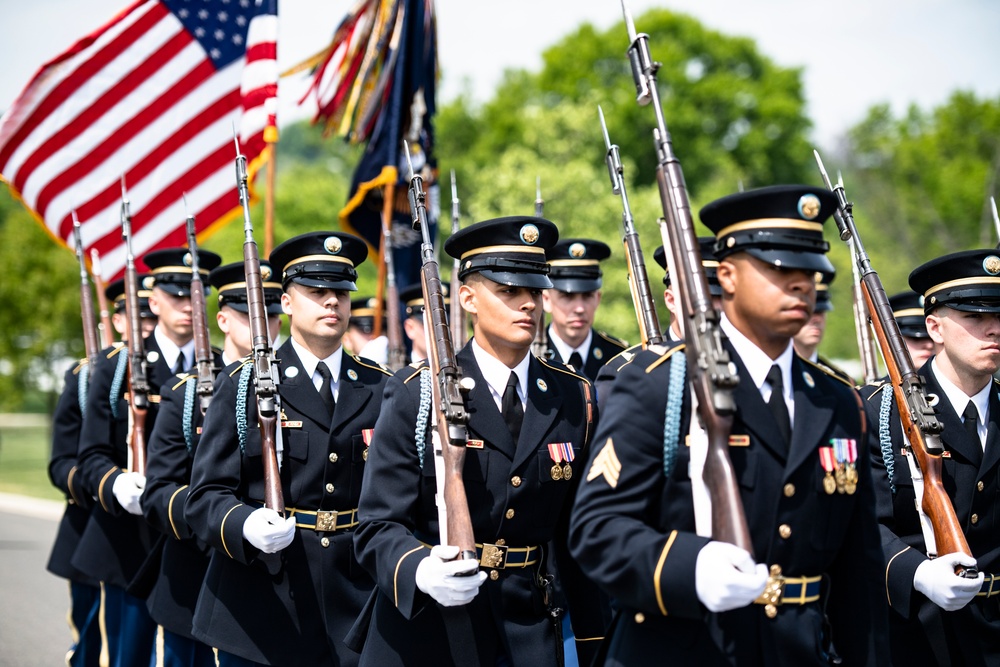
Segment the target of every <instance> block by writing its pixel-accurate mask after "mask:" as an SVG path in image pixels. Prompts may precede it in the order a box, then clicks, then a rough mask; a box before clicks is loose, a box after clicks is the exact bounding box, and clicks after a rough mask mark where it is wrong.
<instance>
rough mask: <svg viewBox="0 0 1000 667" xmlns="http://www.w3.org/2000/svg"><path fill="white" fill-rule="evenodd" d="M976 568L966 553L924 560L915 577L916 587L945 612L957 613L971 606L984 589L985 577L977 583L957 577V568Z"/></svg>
mask: <svg viewBox="0 0 1000 667" xmlns="http://www.w3.org/2000/svg"><path fill="white" fill-rule="evenodd" d="M958 565H962V566H964V567H975V565H976V559H975V558H972V557H971V556H968V555H966V554H963V553H953V554H946V555H944V556H939V557H937V558H933V559H930V560H925V561H924V562H923V563H921V564H920V565H918V566H917V571H916V572H914V573H913V587H914V588H915V589H917V590H918V591H920V592H921V593H923V594H924V595H926V596H927V598H928V599H929V600H930V601H931V602H933V603H934V604H936V605H937V606H939V607H941V608H942V609H944V610H945V611H957V610H959V609H961V608H962V607H964V606H965V605H967V604H969V602H970V601H971V600H972V598H974V597H976V593H978V592H979V589H980V588H981V587H982V585H983V573H982V572H980V573H979V576H978V577H976V578H975V579H964V578H962V577H960V576H958V575H957V574H955V567H956V566H958Z"/></svg>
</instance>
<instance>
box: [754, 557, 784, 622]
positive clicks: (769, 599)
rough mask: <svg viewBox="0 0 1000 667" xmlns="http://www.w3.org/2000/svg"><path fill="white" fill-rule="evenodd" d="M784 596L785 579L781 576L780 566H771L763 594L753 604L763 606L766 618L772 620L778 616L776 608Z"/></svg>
mask: <svg viewBox="0 0 1000 667" xmlns="http://www.w3.org/2000/svg"><path fill="white" fill-rule="evenodd" d="M784 595H785V577H784V576H782V574H781V566H780V565H772V566H771V571H770V576H769V577H768V578H767V585H766V586H764V592H763V593H761V594H760V597H758V598H757V599H756V600H754V602H755V603H756V604H762V605H764V613H765V614H766V615H767V617H768V618H774V617H775V616H777V615H778V607H779V606H780V605H781V604H782V598H783V597H784Z"/></svg>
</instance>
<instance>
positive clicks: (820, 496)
mask: <svg viewBox="0 0 1000 667" xmlns="http://www.w3.org/2000/svg"><path fill="white" fill-rule="evenodd" d="M836 204H837V202H836V199H835V198H834V197H833V196H832V195H831V194H830V192H829V191H826V190H823V189H819V188H813V187H809V186H776V187H770V188H761V189H758V190H751V191H748V192H744V193H739V194H735V195H731V196H729V197H724V198H723V199H720V200H717V201H715V202H712V203H710V204H709V205H708V206H706V207H705V208H703V209H702V211H701V220H702V222H704V223H705V225H707V226H708V227H709V228H710V229H711V230H713V231H714V232H715V235H716V238H717V246H716V254H717V257H718V259H719V267H718V278H719V284H720V286H721V287H722V309H723V316H722V320H721V327H722V333H723V335H724V336H725V341H724V345H725V347H726V350H727V351H728V353H729V355H730V358H731V360H732V362H733V363H734V364H735V366H736V370H737V373H738V377H739V384H738V386H737V387H736V388H735V390H734V392H733V399H734V403H735V406H736V410H735V415H734V417H733V423H732V428H731V431H730V433H731V435H730V437H729V456H730V458H731V460H732V464H733V472H734V474H735V478H736V482H737V484H738V488H739V493H740V497H741V499H742V503H743V506H744V509H745V515H746V523H747V526H748V528H749V533H750V538H751V543H752V547H753V554H750V553H748V552H747V551H744V550H743V549H740V548H738V547H736V546H734V545H731V544H728V543H724V542H720V541H715V540H712V538H711V537H708V536H707V534H708V533H709V532H710V528H708V526H710V524H711V521H710V520H708V521H706V520H705V519H710V516H711V510H716V509H720V508H704V507H702V506H701V505H700V504H699V505H698V506H697V507H696V506H695V501H694V500H693V498H694V496H695V494H696V493H697V494H698V495H700V493H701V491H703V489H699V486H700V484H701V475H699V474H697V473H696V472H692V471H691V467H690V466H691V464H692V462H693V460H694V459H695V453H696V452H693V451H692V448H691V447H690V444H691V441H694V442H695V443H697V442H698V440H699V438H697V437H695V436H694V435H692V437H691V438H690V440H689V439H688V438H687V437H686V436H687V435H688V433H689V429H690V424H689V422H690V421H691V416H690V414H691V404H690V401H691V399H690V391H689V389H688V382H687V381H686V378H685V374H684V373H685V372H686V371H682V372H680V373H675V372H674V371H675V370H676V367H675V364H682V363H685V362H686V357H685V356H684V355H685V349H686V348H685V344H683V343H681V344H679V345H677V346H675V347H673V348H671V349H670V350H668V351H667V352H666V353H663V354H658V353H656V352H654V351H649V350H647V351H645V352H642V353H640V354H639V355H638V356H637V357H636V358H635V359H634V360H633V361H632V363H630V364H628V365H627V366H625V367H624V368H623V369H622V370H621V372H620V373H619V376H618V379H617V380H616V381H615V383H614V384H613V385H612V389H611V395H610V396H609V397H608V401H607V406H606V409H605V411H604V414H602V416H601V424H600V427H599V428H598V431H597V434H596V436H595V442H594V447H593V452H592V455H591V456H590V460H589V461H588V463H587V465H586V466H585V467H584V469H583V471H582V472H584V475H585V480H584V481H583V482H582V483H581V485H580V490H579V493H578V495H577V504H576V506H575V508H574V514H573V519H572V525H571V527H570V548H571V549H572V552H573V554H574V555H575V556H576V558H577V559H578V560H579V562H580V564H581V566H582V567H583V569H584V571H585V572H586V573H587V574H588V575H590V576H591V577H592V578H593V579H594V580H595V581H596V582H597V583H598V584H599V585H601V586H603V587H604V588H605V590H606V591H607V592H608V593H609V594H610V595H611V596H612V597H613V598H616V599H617V602H618V605H619V606H620V608H621V616H620V617H619V619H618V622H617V625H616V627H615V630H614V632H613V634H612V636H611V637H610V638H609V640H608V645H607V659H606V663H605V664H608V665H634V664H643V663H644V662H646V661H648V660H649V659H650V656H657V655H663V656H669V660H670V662H671V664H676V665H731V664H736V665H768V666H771V665H789V666H792V665H795V666H797V667H798V666H802V665H828V664H832V663H833V656H834V655H839V656H840V658H842V659H843V663H844V664H849V665H865V664H868V665H876V664H885V661H884V659H882V658H884V657H885V655H884V650H882V649H880V644H879V643H880V642H884V629H885V623H886V621H885V601H884V600H883V599H882V594H881V588H880V585H879V583H880V582H879V578H880V573H881V572H882V569H883V568H884V565H883V563H882V559H881V554H880V552H879V538H878V527H877V523H876V520H875V513H874V496H873V493H874V492H873V489H872V481H871V474H870V468H869V465H868V462H867V461H866V460H865V457H860V458H859V459H857V460H854V459H851V460H850V464H851V465H852V466H854V469H856V471H857V482H856V486H855V487H854V488H853V489H851V491H853V492H852V493H849V492H847V491H848V490H847V489H845V493H836V490H834V492H833V493H832V494H831V493H829V492H828V490H827V488H826V487H825V486H824V477H825V475H826V473H825V471H824V462H825V461H826V455H827V453H828V450H832V449H833V447H834V446H835V445H837V449H838V450H839V449H840V448H841V447H840V445H845V446H848V445H849V446H850V447H845V448H850V449H852V451H853V449H856V446H857V443H862V442H863V436H864V419H863V414H862V411H861V406H860V402H859V398H858V395H857V393H856V392H855V391H854V389H853V388H852V387H850V386H848V385H847V384H845V383H843V382H842V381H840V380H838V379H836V378H834V377H833V376H831V375H829V374H828V373H827V372H826V371H824V370H823V369H822V368H819V367H817V366H813V365H811V364H809V363H808V362H806V361H804V360H802V359H801V358H799V357H797V356H796V355H795V354H794V353H793V349H792V336H793V335H794V334H795V333H796V332H797V331H798V330H799V329H800V328H801V327H802V325H803V324H805V322H806V321H807V320H808V319H809V315H810V313H811V312H812V308H813V305H814V300H815V283H814V280H813V274H814V273H815V272H816V271H829V270H831V268H832V267H831V266H830V263H829V261H828V260H827V259H826V257H825V255H824V253H825V252H826V251H827V249H828V248H829V246H828V244H827V243H825V242H824V241H823V235H822V229H823V222H824V221H825V220H826V219H827V218H828V217H829V216H830V215H831V213H832V212H833V210H834V209H835V208H836ZM681 368H685V367H684V366H682V367H681ZM668 404H669V405H670V408H669V409H668V408H667V405H668ZM705 509H708V511H707V512H703V510H705ZM721 509H722V510H723V511H726V509H727V508H721ZM696 517H697V518H696ZM701 526H704V527H702V529H701V530H698V528H699V527H701ZM706 528H707V529H706ZM769 575H770V576H769ZM765 589H766V590H767V595H765V596H761V594H762V593H764V592H765ZM755 603H756V604H755ZM665 659H666V658H665Z"/></svg>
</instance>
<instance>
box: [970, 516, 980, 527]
mask: <svg viewBox="0 0 1000 667" xmlns="http://www.w3.org/2000/svg"><path fill="white" fill-rule="evenodd" d="M970 520H971V521H972V525H975V524H977V523H979V515H978V514H973V515H972V518H971V519H970Z"/></svg>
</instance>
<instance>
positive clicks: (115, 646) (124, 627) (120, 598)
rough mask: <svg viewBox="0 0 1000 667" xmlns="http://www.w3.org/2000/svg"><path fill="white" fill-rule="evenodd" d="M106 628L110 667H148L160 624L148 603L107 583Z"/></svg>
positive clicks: (105, 596)
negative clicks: (157, 626)
mask: <svg viewBox="0 0 1000 667" xmlns="http://www.w3.org/2000/svg"><path fill="white" fill-rule="evenodd" d="M104 627H105V632H106V635H107V638H108V660H109V662H108V664H109V665H110V667H148V665H149V660H150V656H152V655H153V639H154V637H155V635H156V623H154V622H153V619H151V618H150V617H149V612H148V611H147V610H146V602H145V601H144V600H140V599H139V598H137V597H134V596H132V595H129V594H128V593H126V592H125V591H124V590H122V589H121V588H118V587H117V586H110V585H108V584H104Z"/></svg>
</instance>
